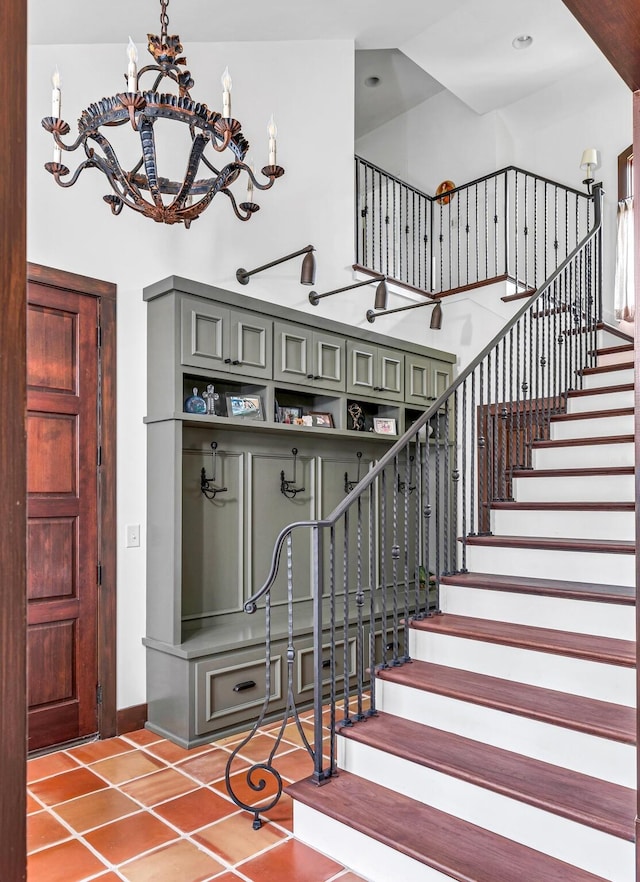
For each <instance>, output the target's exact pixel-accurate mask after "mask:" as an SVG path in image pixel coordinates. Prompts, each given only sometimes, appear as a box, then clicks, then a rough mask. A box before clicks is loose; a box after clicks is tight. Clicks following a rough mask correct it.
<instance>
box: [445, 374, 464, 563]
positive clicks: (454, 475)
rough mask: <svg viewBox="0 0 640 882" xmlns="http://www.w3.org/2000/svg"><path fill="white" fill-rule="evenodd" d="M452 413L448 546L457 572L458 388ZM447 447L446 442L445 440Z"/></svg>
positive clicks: (458, 488) (454, 395) (458, 487)
mask: <svg viewBox="0 0 640 882" xmlns="http://www.w3.org/2000/svg"><path fill="white" fill-rule="evenodd" d="M452 398H453V414H452V416H451V423H452V425H451V436H452V437H453V454H452V455H453V463H452V465H453V468H452V470H451V481H452V487H451V525H452V526H451V535H450V538H449V547H450V548H451V572H453V573H457V572H459V567H458V555H457V554H456V547H457V537H456V531H457V529H458V492H459V490H460V484H459V482H460V469H459V468H458V466H459V463H458V412H459V398H458V390H457V389H456V390H455V392H454V393H453V396H452ZM449 437H450V436H449V433H447V439H448V438H449ZM447 447H448V442H447ZM463 533H464V530H463Z"/></svg>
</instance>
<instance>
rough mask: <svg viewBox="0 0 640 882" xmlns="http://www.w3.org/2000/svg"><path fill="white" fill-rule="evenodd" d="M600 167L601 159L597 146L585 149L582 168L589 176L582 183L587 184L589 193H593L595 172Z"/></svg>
mask: <svg viewBox="0 0 640 882" xmlns="http://www.w3.org/2000/svg"><path fill="white" fill-rule="evenodd" d="M599 167H600V159H599V157H598V151H597V150H596V149H595V147H589V148H588V149H587V150H584V151H583V153H582V159H581V160H580V168H581V169H582V170H583V171H586V173H587V176H586V178H585V179H584V181H583V182H582V183H583V184H586V187H587V190H588V191H589V194H591V186H592V184H593V181H594V177H593V173H594V171H595V170H596V169H597V168H599Z"/></svg>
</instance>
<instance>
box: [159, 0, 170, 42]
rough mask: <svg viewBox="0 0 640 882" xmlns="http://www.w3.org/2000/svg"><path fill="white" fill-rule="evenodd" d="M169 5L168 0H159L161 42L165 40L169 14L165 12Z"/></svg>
mask: <svg viewBox="0 0 640 882" xmlns="http://www.w3.org/2000/svg"><path fill="white" fill-rule="evenodd" d="M168 5H169V0H160V7H161V11H160V28H161V32H160V37H161V39H162V42H163V43H165V42H166V37H167V33H168V29H169V14H168V12H167V6H168Z"/></svg>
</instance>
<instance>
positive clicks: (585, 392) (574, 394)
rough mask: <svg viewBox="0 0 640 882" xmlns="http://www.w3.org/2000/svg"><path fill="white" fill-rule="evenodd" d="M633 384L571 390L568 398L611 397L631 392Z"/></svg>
mask: <svg viewBox="0 0 640 882" xmlns="http://www.w3.org/2000/svg"><path fill="white" fill-rule="evenodd" d="M634 388H635V386H634V384H633V383H620V384H619V385H617V386H596V388H595V389H571V391H570V392H569V393H568V397H569V398H585V397H588V396H589V395H612V394H613V393H615V392H633V390H634Z"/></svg>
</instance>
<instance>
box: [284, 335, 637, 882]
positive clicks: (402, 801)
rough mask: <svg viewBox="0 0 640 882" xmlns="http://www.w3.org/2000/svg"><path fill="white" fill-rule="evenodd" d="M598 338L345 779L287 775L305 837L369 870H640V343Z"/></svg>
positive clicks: (596, 881) (542, 876)
mask: <svg viewBox="0 0 640 882" xmlns="http://www.w3.org/2000/svg"><path fill="white" fill-rule="evenodd" d="M600 339H602V338H600ZM614 342H615V341H614ZM600 346H601V348H599V349H598V359H597V366H595V367H592V368H587V369H585V370H584V371H583V372H582V374H583V377H582V379H583V388H582V389H581V390H580V391H577V392H571V393H570V394H569V397H568V406H567V412H566V414H557V415H554V416H552V417H551V427H550V440H547V441H537V442H534V447H533V469H531V470H529V469H521V470H516V471H515V472H514V474H513V498H514V501H498V502H494V503H492V506H491V535H473V534H472V533H470V534H469V535H468V536H467V537H466V572H459V573H453V574H451V575H448V576H444V577H443V578H442V580H441V588H440V608H441V610H442V615H436V616H432V617H427V618H423V619H422V620H417V621H413V622H412V623H411V628H410V638H409V650H410V651H409V655H410V657H411V662H410V663H406V664H403V665H399V666H393V665H392V666H389V667H385V668H383V669H381V670H380V671H379V672H378V674H377V677H376V696H375V697H376V702H375V706H376V711H377V712H376V714H375V715H372V716H370V717H368V718H367V719H365V720H362V721H361V722H357V723H356V724H355V725H351V726H344V727H342V728H341V729H340V730H339V737H338V739H337V740H338V768H339V774H338V775H337V776H336V777H333V778H332V779H331V780H330V782H329V783H328V784H327V786H322V787H319V786H317V785H316V784H315V783H313V782H312V781H311V780H310V779H309V780H306V781H301V782H299V783H297V784H295V785H293V786H292V787H290V788H288V793H289V794H290V795H291V796H292V797H293V799H294V831H295V835H296V837H298V838H299V839H301V840H303V841H304V842H307V843H308V844H310V845H312V846H314V847H315V848H317V849H319V850H320V851H323V852H325V853H327V854H329V855H330V856H331V857H333V858H335V859H336V860H338V861H339V862H341V863H343V864H345V865H346V866H348V867H350V868H352V869H353V870H354V871H355V872H356V873H359V874H361V875H362V876H363V877H364V878H366V879H368V880H372V882H400V880H402V882H432V880H434V882H435V880H450V879H456V880H461V882H462V880H464V882H538V880H540V882H543V880H544V882H556V880H557V882H602V880H609V882H633V880H635V878H636V875H635V834H634V820H635V813H636V791H635V787H636V771H635V757H636V751H635V741H636V733H635V709H634V708H635V695H636V679H635V655H636V650H635V558H634V538H635V515H634V500H635V479H634V442H633V431H634V428H633V423H634V416H633V413H634V392H633V350H632V346H631V345H630V344H623V345H620V340H618V341H617V343H616V345H611V342H608V343H606V344H605V343H604V342H601V343H600ZM463 569H465V568H463Z"/></svg>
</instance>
